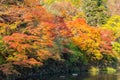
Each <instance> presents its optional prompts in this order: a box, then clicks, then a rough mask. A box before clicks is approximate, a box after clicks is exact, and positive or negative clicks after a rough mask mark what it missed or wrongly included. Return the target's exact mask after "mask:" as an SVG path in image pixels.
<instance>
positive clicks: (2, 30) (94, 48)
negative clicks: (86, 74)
mask: <svg viewBox="0 0 120 80" xmlns="http://www.w3.org/2000/svg"><path fill="white" fill-rule="evenodd" d="M84 1H85V2H84ZM84 1H83V2H82V0H77V1H75V0H64V1H62V0H58V2H57V0H41V1H39V0H30V1H29V0H21V1H19V0H17V1H15V0H11V1H10V2H9V1H6V0H3V1H0V2H1V4H0V5H2V8H0V64H1V65H0V71H2V73H3V74H5V75H9V74H13V73H15V74H20V72H21V71H20V69H24V68H25V69H26V68H30V69H34V68H36V69H38V68H39V69H41V68H44V66H46V65H47V67H50V66H52V68H54V67H60V68H61V69H62V68H65V69H66V67H67V68H70V69H72V68H71V67H72V66H73V65H74V66H75V67H77V68H79V69H82V68H81V67H82V66H85V67H84V68H86V69H87V70H88V69H89V68H90V67H93V66H95V67H98V68H105V67H108V66H109V67H116V65H117V62H118V61H119V59H120V16H112V17H110V18H109V19H108V14H107V8H106V7H105V6H106V1H105V0H87V1H86V0H84ZM40 2H41V3H40ZM81 7H82V8H83V10H81V9H82V8H81ZM51 9H52V10H51ZM49 10H50V11H49ZM103 24H104V25H103ZM91 25H92V26H91ZM93 26H97V27H93ZM53 64H54V65H53ZM58 64H59V66H58ZM48 65H49V66H48ZM86 66H87V67H86ZM6 67H7V69H6ZM55 69H57V68H55ZM58 69H59V68H58ZM52 70H53V69H52ZM37 71H38V70H37ZM41 71H42V70H41ZM53 71H54V70H53ZM23 72H24V71H23ZM38 72H39V71H38ZM51 72H52V71H51ZM7 73H8V74H7Z"/></svg>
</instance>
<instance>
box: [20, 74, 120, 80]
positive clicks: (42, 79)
mask: <svg viewBox="0 0 120 80" xmlns="http://www.w3.org/2000/svg"><path fill="white" fill-rule="evenodd" d="M18 80H20V79H18ZM22 80H120V72H117V73H114V74H107V73H105V72H101V73H99V74H90V73H87V72H81V73H71V74H53V75H44V76H38V75H36V76H33V77H27V78H26V79H22Z"/></svg>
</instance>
